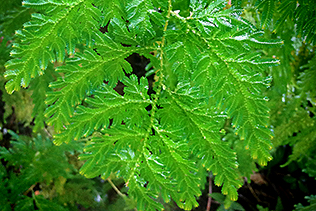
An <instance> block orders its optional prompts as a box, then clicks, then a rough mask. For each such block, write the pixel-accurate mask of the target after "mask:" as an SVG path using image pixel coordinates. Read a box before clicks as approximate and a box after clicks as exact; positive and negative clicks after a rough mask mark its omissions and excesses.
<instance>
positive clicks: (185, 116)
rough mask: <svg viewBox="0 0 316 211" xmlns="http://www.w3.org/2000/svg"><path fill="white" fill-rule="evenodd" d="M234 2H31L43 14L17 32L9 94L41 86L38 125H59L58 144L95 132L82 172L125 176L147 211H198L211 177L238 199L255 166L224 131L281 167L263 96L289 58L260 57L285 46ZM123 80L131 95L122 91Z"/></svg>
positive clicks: (257, 158)
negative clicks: (142, 61) (172, 210)
mask: <svg viewBox="0 0 316 211" xmlns="http://www.w3.org/2000/svg"><path fill="white" fill-rule="evenodd" d="M225 4H226V1H223V0H219V1H210V0H191V1H190V2H188V1H183V0H174V1H171V0H168V1H160V0H127V1H118V0H111V1H107V0H106V1H104V0H75V1H62V0H27V1H23V5H24V6H25V7H27V8H33V9H34V10H36V11H39V12H38V13H33V14H32V18H31V21H30V22H27V23H25V24H24V28H23V29H22V30H18V31H16V36H17V41H16V42H15V43H14V45H13V50H12V51H11V56H12V57H13V58H12V59H11V60H10V61H9V62H7V63H6V69H7V71H6V73H5V78H6V79H7V80H8V82H7V83H6V90H7V91H8V92H9V93H13V92H14V91H19V90H20V88H21V87H23V88H26V87H28V86H31V87H33V90H34V92H33V96H34V103H35V107H36V108H38V110H37V111H36V112H37V117H36V119H37V121H35V123H36V124H41V125H40V126H38V127H43V121H45V122H46V123H48V124H50V125H53V126H54V129H55V131H56V135H55V137H54V138H55V143H56V144H57V145H60V144H62V143H64V142H66V143H69V142H70V141H72V140H73V139H75V140H78V139H82V138H83V137H87V138H86V140H87V142H86V146H85V148H84V150H85V153H84V154H82V155H81V159H82V160H85V161H86V163H85V164H84V166H83V167H82V168H81V173H82V174H84V175H85V176H86V177H96V176H99V175H101V177H102V178H107V177H109V175H110V174H111V173H116V174H117V175H118V176H120V177H123V178H124V180H125V182H126V186H127V187H128V188H129V191H128V195H129V196H131V197H133V198H134V199H135V200H136V201H137V209H138V210H162V209H163V206H162V205H161V204H159V203H158V202H157V201H156V199H157V197H159V196H160V197H162V199H163V200H164V201H165V202H168V201H170V200H171V199H172V200H174V201H175V202H176V203H177V205H178V206H179V207H181V208H183V209H185V210H190V209H192V208H193V207H196V206H198V203H197V201H196V199H197V197H198V196H200V195H201V191H200V189H201V187H203V186H204V181H205V180H204V179H203V178H204V176H205V172H206V171H212V173H213V174H214V175H216V177H215V184H216V185H218V186H221V185H222V193H223V194H225V195H228V197H227V198H229V199H230V200H237V196H238V194H237V189H238V188H239V187H241V185H242V181H241V180H240V178H241V176H245V175H244V174H243V172H249V169H248V170H247V169H244V168H245V166H244V167H243V171H240V170H239V168H238V166H239V164H238V162H237V159H238V157H240V156H241V157H243V154H244V152H243V151H242V150H235V149H234V148H231V146H230V145H229V144H228V142H227V141H225V140H224V139H222V134H223V132H224V133H225V131H224V130H223V127H224V125H225V122H227V121H228V120H229V122H231V126H232V128H233V130H234V133H235V134H236V135H239V138H240V140H239V146H238V147H240V146H242V147H243V148H245V149H246V150H249V153H248V154H249V157H252V158H253V159H254V160H253V161H252V162H255V161H256V162H258V163H259V164H261V165H266V163H267V162H268V161H269V160H271V156H270V154H269V150H270V149H271V148H272V144H271V138H272V136H273V134H272V132H271V130H270V128H269V109H268V107H267V100H268V99H267V97H265V96H264V95H263V94H262V90H264V89H266V87H267V86H269V82H270V80H271V78H270V77H269V76H267V75H266V73H265V68H266V67H269V66H272V65H277V64H278V63H279V62H278V60H276V59H273V58H271V59H264V58H261V54H262V50H261V49H263V48H268V47H274V46H280V45H281V44H282V41H281V40H265V39H263V38H262V34H263V33H262V32H261V31H259V30H257V29H256V28H255V27H254V26H253V25H251V24H250V23H249V22H247V21H245V20H244V19H242V18H241V17H240V11H239V10H235V9H224V7H225ZM101 27H102V29H101ZM79 49H81V50H79ZM134 53H136V54H139V55H142V56H144V57H146V58H148V59H150V64H149V65H148V68H147V70H148V73H147V75H149V74H154V80H155V81H154V82H153V83H149V82H148V79H147V78H146V77H137V76H136V75H135V74H134V72H133V69H132V67H131V65H130V64H129V63H128V62H127V61H126V58H128V57H129V56H130V55H132V54H134ZM50 63H52V64H53V65H54V66H55V67H56V71H57V74H52V73H51V71H49V69H50V67H52V65H51V64H50ZM119 81H120V82H121V83H123V84H124V90H123V92H124V93H123V94H120V93H119V92H117V91H116V90H115V89H114V88H115V86H116V84H117V83H118V82H119ZM48 84H49V85H48ZM44 103H45V104H44ZM248 154H247V156H248ZM253 166H254V165H249V168H253ZM247 175H248V173H247Z"/></svg>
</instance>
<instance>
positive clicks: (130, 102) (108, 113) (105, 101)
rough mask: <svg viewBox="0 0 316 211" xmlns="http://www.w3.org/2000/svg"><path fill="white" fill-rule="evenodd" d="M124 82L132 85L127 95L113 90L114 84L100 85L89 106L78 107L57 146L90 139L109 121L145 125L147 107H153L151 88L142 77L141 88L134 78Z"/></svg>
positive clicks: (89, 100)
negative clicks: (142, 123)
mask: <svg viewBox="0 0 316 211" xmlns="http://www.w3.org/2000/svg"><path fill="white" fill-rule="evenodd" d="M123 82H124V83H125V84H126V85H130V86H128V88H126V89H124V91H125V95H124V96H121V95H119V94H118V93H117V92H116V91H115V90H113V86H111V85H105V84H103V85H99V86H100V88H99V89H97V90H96V91H94V92H93V93H92V94H93V98H90V99H86V100H85V102H86V103H88V104H89V105H90V107H83V106H79V107H78V108H77V109H76V111H75V115H74V117H73V118H71V119H70V120H71V121H70V123H69V124H68V125H69V126H65V130H64V131H63V132H62V133H61V134H60V135H56V137H55V143H56V144H61V143H63V142H69V141H71V140H72V139H73V138H74V139H76V140H78V139H80V138H81V137H83V136H84V137H87V136H89V135H91V134H92V132H93V131H96V130H98V129H99V128H102V127H108V126H109V125H110V122H109V119H114V121H113V125H120V124H121V123H122V121H124V122H125V123H126V124H128V125H134V124H138V123H139V122H142V119H143V118H146V116H147V112H146V110H145V109H144V108H145V107H147V106H148V105H150V104H151V101H150V99H148V95H147V94H146V93H147V88H148V87H147V84H146V80H145V79H144V78H142V79H141V82H140V85H138V81H137V78H136V77H135V76H131V79H128V78H124V80H123ZM55 105H56V103H55ZM55 105H54V106H55ZM48 111H50V110H48ZM132 117H134V118H132ZM137 118H139V119H137ZM59 119H60V118H59ZM57 120H58V119H56V121H57Z"/></svg>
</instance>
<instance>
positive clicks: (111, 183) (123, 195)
mask: <svg viewBox="0 0 316 211" xmlns="http://www.w3.org/2000/svg"><path fill="white" fill-rule="evenodd" d="M106 180H107V181H108V182H109V183H110V185H111V186H112V188H113V189H114V190H115V191H116V193H117V194H118V195H120V196H121V197H123V198H124V199H125V197H126V195H125V194H123V193H122V192H121V191H120V190H119V189H118V188H117V187H116V186H115V184H114V183H113V182H112V180H111V179H110V178H107V179H106Z"/></svg>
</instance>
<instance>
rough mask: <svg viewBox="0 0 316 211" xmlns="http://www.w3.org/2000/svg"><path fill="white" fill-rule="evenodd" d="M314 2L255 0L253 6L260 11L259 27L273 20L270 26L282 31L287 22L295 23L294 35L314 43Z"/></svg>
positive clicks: (315, 18)
mask: <svg viewBox="0 0 316 211" xmlns="http://www.w3.org/2000/svg"><path fill="white" fill-rule="evenodd" d="M314 4H315V2H314V1H313V0H299V1H297V0H284V1H280V0H257V1H256V4H255V6H256V7H257V8H258V9H260V10H261V11H262V15H261V27H263V28H265V27H269V26H270V25H271V21H273V20H274V21H273V24H272V26H273V29H274V32H276V31H282V30H283V28H284V26H286V25H287V24H288V22H290V23H295V25H296V28H295V32H296V36H299V37H303V38H304V39H305V40H306V42H313V43H315V41H316V36H315V32H316V24H315V23H316V16H315V7H314ZM276 11H277V12H276Z"/></svg>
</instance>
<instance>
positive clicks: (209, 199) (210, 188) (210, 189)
mask: <svg viewBox="0 0 316 211" xmlns="http://www.w3.org/2000/svg"><path fill="white" fill-rule="evenodd" d="M208 183H209V185H208V194H209V195H208V200H207V206H206V211H210V209H211V204H212V197H211V194H212V192H213V190H212V176H211V175H210V176H209V178H208Z"/></svg>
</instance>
